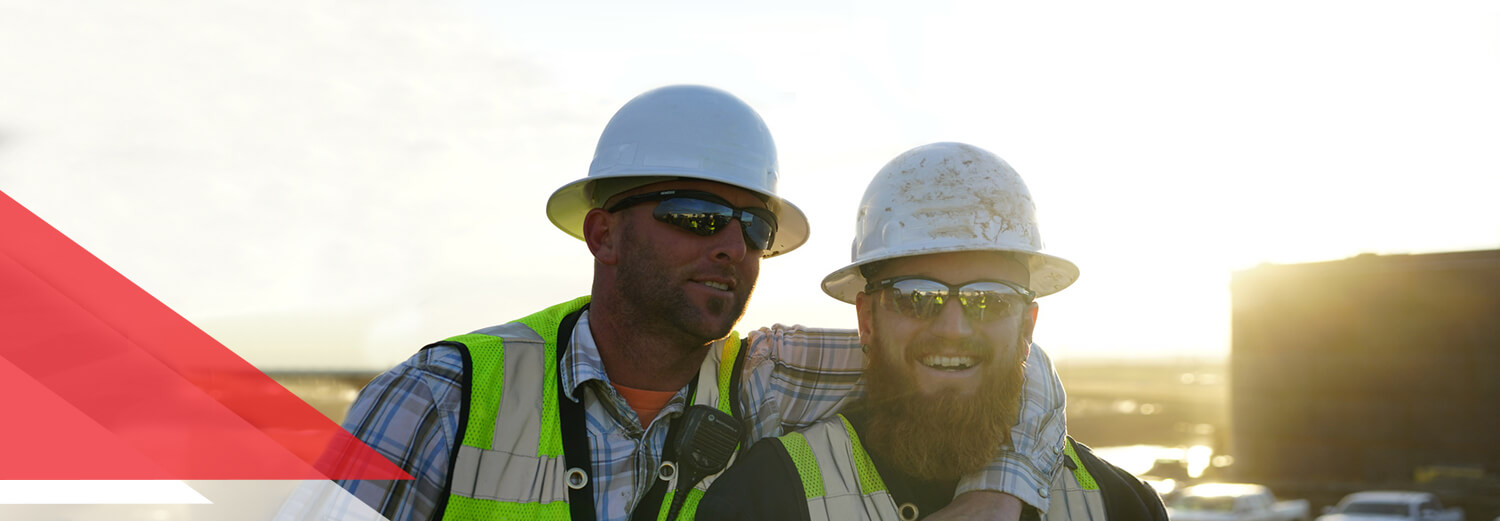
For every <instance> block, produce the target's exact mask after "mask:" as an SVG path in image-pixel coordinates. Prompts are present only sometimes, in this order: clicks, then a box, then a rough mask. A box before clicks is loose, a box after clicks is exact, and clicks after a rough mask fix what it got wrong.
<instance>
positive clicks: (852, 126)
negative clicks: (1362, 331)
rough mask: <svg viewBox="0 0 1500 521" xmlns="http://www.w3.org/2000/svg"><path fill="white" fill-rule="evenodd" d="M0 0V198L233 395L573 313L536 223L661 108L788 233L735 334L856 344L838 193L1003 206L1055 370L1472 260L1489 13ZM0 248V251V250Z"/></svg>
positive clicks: (1210, 6) (1498, 9)
mask: <svg viewBox="0 0 1500 521" xmlns="http://www.w3.org/2000/svg"><path fill="white" fill-rule="evenodd" d="M804 4H805V2H777V1H770V2H757V3H755V4H753V6H738V5H733V6H732V5H722V4H717V5H716V4H709V5H705V4H704V3H701V2H685V1H684V2H629V3H624V2H594V1H580V2H525V3H517V2H480V1H467V0H464V1H459V0H428V1H424V2H413V1H389V2H380V3H371V2H354V1H351V0H310V1H295V2H294V1H286V0H262V1H248V0H246V1H241V0H203V1H195V2H182V1H178V2H173V1H166V0H157V1H141V2H128V3H124V2H111V1H104V0H72V1H58V2H30V1H24V0H0V49H4V51H0V78H4V80H3V81H0V191H3V192H5V193H6V194H8V195H9V196H10V197H12V198H14V199H16V200H17V201H19V202H20V203H21V204H22V205H24V206H26V207H27V208H29V209H30V210H31V211H33V212H35V213H36V214H38V215H40V216H41V217H42V218H43V219H45V220H47V221H48V222H49V223H51V224H52V225H53V226H55V227H56V228H58V229H59V230H61V231H62V232H63V233H65V234H67V235H68V236H69V237H71V238H72V239H73V240H75V241H77V242H78V243H79V244H81V245H82V246H83V247H85V248H86V249H88V250H89V251H90V252H92V253H93V254H95V255H97V256H98V257H99V258H101V259H102V260H104V261H105V262H107V263H108V264H110V265H111V266H113V267H114V268H115V269H117V270H119V271H120V272H121V273H123V274H124V275H125V276H127V277H129V278H130V279H131V280H132V281H134V282H135V283H136V284H138V285H139V286H141V287H142V288H144V289H145V290H146V291H148V292H150V293H151V294H153V295H155V296H156V297H157V298H159V299H160V300H162V301H163V302H165V303H166V304H167V305H169V306H171V307H172V308H173V309H175V310H176V311H178V312H179V313H181V314H182V315H183V316H185V317H187V318H188V319H189V320H191V321H193V322H194V323H196V324H198V325H199V326H200V327H202V328H203V329H204V330H205V331H207V332H209V333H210V334H212V335H213V336H215V338H218V339H219V340H220V341H221V342H223V343H225V344H226V345H227V346H229V347H230V348H231V349H234V350H235V351H236V352H237V353H239V354H240V355H241V356H243V357H245V358H246V359H247V360H249V361H251V362H252V363H255V364H256V365H258V366H260V367H262V368H264V369H360V370H369V369H382V368H385V367H389V366H390V365H393V364H395V363H397V362H399V361H400V360H402V359H404V358H406V357H407V356H409V355H410V354H411V353H413V352H414V351H415V350H416V349H417V348H419V347H420V346H422V345H424V344H426V343H428V342H432V341H435V340H440V339H442V338H445V337H448V336H452V335H456V334H461V333H466V332H468V331H472V330H475V329H479V328H482V327H486V326H489V325H494V324H498V323H502V322H506V321H509V320H512V319H515V318H519V317H521V316H524V315H527V314H530V313H531V312H533V311H535V310H537V309H540V308H542V307H545V306H547V305H551V304H554V303H557V302H562V301H564V300H568V299H570V298H572V297H575V296H578V295H582V294H586V293H587V292H588V290H589V287H590V277H591V266H592V264H591V259H590V257H589V256H588V252H587V249H586V247H585V246H584V244H583V243H582V242H580V241H577V240H575V239H572V238H570V237H568V236H566V235H565V234H563V233H562V232H561V231H559V230H557V229H556V228H554V227H553V226H552V225H551V224H550V223H549V222H548V221H547V219H546V217H545V215H544V212H543V205H544V203H545V200H546V198H547V196H548V195H550V194H551V193H552V191H553V190H555V189H556V188H557V187H560V186H562V185H563V184H566V183H568V182H571V181H573V180H575V179H578V178H581V177H583V176H584V175H586V173H587V169H588V165H589V161H590V160H591V158H592V154H593V148H594V143H595V141H596V140H597V139H598V136H599V132H600V131H601V130H602V129H603V127H604V124H605V123H606V122H607V121H608V120H609V117H610V116H611V115H612V114H613V112H614V111H615V110H616V109H618V108H619V106H620V105H622V104H624V103H625V102H626V101H628V100H629V99H630V98H632V97H634V96H635V95H636V94H639V93H641V92H644V91H646V90H649V89H651V88H654V87H658V86H662V85H669V84H676V83H697V84H705V85H712V86H715V87H719V88H722V89H725V90H727V91H729V92H732V93H734V94H736V95H737V96H739V97H741V98H742V99H744V100H745V101H746V102H748V103H749V104H750V105H751V106H752V107H755V108H756V110H758V111H759V112H760V114H761V115H762V116H763V117H764V119H765V120H766V122H767V124H768V125H769V127H770V129H771V131H772V133H773V135H774V137H775V140H776V142H777V145H778V150H779V155H780V165H781V186H780V191H781V194H782V195H783V196H784V197H785V198H787V199H788V200H790V201H792V202H793V203H795V204H797V205H798V206H800V207H801V208H802V209H803V210H804V211H805V212H806V213H807V214H808V217H809V219H810V220H811V222H812V226H813V232H812V237H811V239H810V241H809V242H808V243H807V245H805V246H804V247H802V248H801V249H799V250H798V251H795V252H793V253H791V254H788V255H786V256H783V257H777V258H773V259H769V260H767V261H765V262H764V263H763V264H762V271H761V278H760V283H759V285H758V286H757V289H756V292H755V296H754V297H753V298H752V300H751V303H750V307H749V310H748V311H747V313H746V316H745V319H744V320H743V321H742V322H741V327H740V328H739V329H740V330H741V331H744V330H747V329H751V328H754V327H759V326H763V325H769V324H772V323H778V322H779V323H787V324H792V323H800V324H804V325H810V326H823V327H853V325H854V314H853V309H852V307H851V306H848V305H846V304H842V303H840V302H838V301H836V300H834V299H832V298H830V297H827V296H825V295H823V294H822V292H821V291H820V290H819V289H818V283H819V281H820V280H821V279H822V278H823V276H825V275H827V274H828V273H829V272H831V271H833V270H835V269H837V268H839V267H841V266H843V265H845V264H847V263H848V262H849V244H850V241H851V240H852V238H853V230H854V228H853V226H854V223H853V217H854V215H855V210H856V206H857V204H858V200H859V197H860V195H861V194H862V193H863V191H864V187H865V184H866V182H867V181H868V180H869V179H870V178H871V176H873V175H874V174H875V172H876V171H878V170H879V169H880V167H881V166H882V165H884V164H885V162H886V161H888V160H889V159H891V158H892V157H895V156H896V155H897V154H899V153H901V152H902V151H904V150H906V149H909V148H912V147H915V146H918V145H922V144H925V143H930V142H935V141H961V142H966V143H971V144H974V145H978V146H980V147H983V148H986V149H988V150H990V151H992V152H995V153H996V154H998V155H999V156H1001V157H1003V158H1005V159H1006V160H1007V161H1008V162H1009V163H1010V164H1011V165H1012V166H1013V167H1015V168H1016V170H1017V171H1018V172H1020V174H1021V175H1022V177H1023V178H1025V179H1026V181H1027V183H1028V185H1029V187H1030V190H1031V192H1032V195H1033V196H1034V198H1035V200H1036V202H1037V206H1038V214H1039V218H1040V220H1041V222H1040V229H1041V232H1042V236H1043V239H1044V241H1045V242H1046V247H1047V251H1048V252H1050V253H1052V254H1055V255H1059V256H1062V257H1064V258H1067V259H1069V260H1072V261H1074V262H1075V263H1076V264H1078V265H1079V267H1080V268H1081V271H1082V277H1081V278H1080V279H1079V281H1078V282H1077V283H1076V284H1075V285H1074V286H1073V287H1071V288H1069V289H1067V290H1065V291H1063V292H1061V293H1059V294H1056V295H1053V296H1049V297H1045V298H1044V299H1042V300H1041V305H1042V311H1041V319H1040V322H1039V324H1038V327H1037V332H1036V338H1037V341H1038V343H1039V344H1040V345H1041V346H1043V348H1045V349H1046V350H1047V351H1048V352H1049V353H1051V354H1052V356H1053V357H1054V358H1056V359H1059V360H1069V359H1082V358H1092V357H1127V358H1128V357H1152V358H1155V357H1172V358H1183V357H1206V358H1215V357H1222V356H1224V355H1225V354H1226V353H1228V350H1229V345H1228V341H1229V324H1230V309H1229V293H1228V287H1229V281H1230V277H1231V276H1232V274H1233V273H1234V272H1235V271H1236V270H1243V269H1247V268H1250V267H1253V266H1255V265H1258V264H1260V263H1264V262H1274V263H1291V262H1311V261H1321V260H1330V259H1339V258H1344V257H1349V256H1353V255H1357V254H1361V253H1377V254H1405V253H1427V252H1439V251H1458V250H1476V249H1493V248H1500V210H1497V209H1496V208H1497V205H1496V204H1495V199H1496V194H1500V154H1496V153H1495V152H1496V150H1497V146H1496V144H1497V143H1500V96H1496V95H1495V93H1496V92H1500V2H1496V1H1483V2H1479V1H1469V2H1466V1H1452V2H1447V1H1438V2H1423V3H1417V2H1381V1H1323V0H1312V1H1295V2H1292V1H1267V2H1255V3H1244V2H1234V3H1229V2H1203V1H1139V2H1128V3H1121V2H1046V3H1042V2H995V1H976V2H965V1H934V2H926V3H923V5H921V6H920V7H919V6H917V5H916V4H913V3H909V2H900V3H898V2H840V3H817V4H816V5H811V6H809V5H804ZM0 233H3V231H0Z"/></svg>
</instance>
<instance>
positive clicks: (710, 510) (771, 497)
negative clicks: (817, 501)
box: [696, 438, 808, 521]
mask: <svg viewBox="0 0 1500 521" xmlns="http://www.w3.org/2000/svg"><path fill="white" fill-rule="evenodd" d="M696 516H697V518H698V519H715V520H717V519H726V520H746V521H749V520H773V519H774V520H781V519H789V520H798V519H807V516H808V514H807V501H806V496H805V495H804V494H803V491H802V480H801V478H800V477H798V476H797V468H796V466H795V465H793V464H792V459H791V457H790V456H788V455H787V452H786V449H785V448H784V447H782V445H781V442H780V441H779V440H777V439H775V438H767V439H763V440H760V441H759V442H757V443H756V444H755V445H753V446H751V447H750V448H749V449H748V450H746V451H744V452H743V453H741V454H740V455H739V457H738V458H736V459H735V462H734V464H733V465H731V466H730V467H729V470H726V471H724V473H723V474H721V475H720V476H719V477H718V478H717V479H715V480H714V482H713V486H711V487H709V489H708V492H707V493H706V494H704V496H703V500H702V501H701V502H699V503H698V513H697V515H696Z"/></svg>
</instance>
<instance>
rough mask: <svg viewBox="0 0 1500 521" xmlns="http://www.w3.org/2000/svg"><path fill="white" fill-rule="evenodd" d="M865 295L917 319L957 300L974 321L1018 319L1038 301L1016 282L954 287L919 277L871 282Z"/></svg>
mask: <svg viewBox="0 0 1500 521" xmlns="http://www.w3.org/2000/svg"><path fill="white" fill-rule="evenodd" d="M865 293H869V294H871V295H876V294H878V295H880V296H883V297H884V298H883V299H881V300H884V301H885V303H886V304H885V305H886V308H887V309H894V310H895V311H896V312H898V313H900V314H902V315H905V316H907V317H909V318H915V319H917V320H927V319H930V318H932V317H935V316H937V314H938V313H941V312H942V311H943V306H944V305H946V304H947V303H948V300H950V299H954V300H957V301H958V303H959V305H961V306H963V308H964V316H966V317H968V318H969V320H972V321H974V322H989V321H991V320H995V319H998V318H1002V317H1010V316H1015V315H1017V314H1019V313H1020V312H1021V310H1023V309H1026V306H1028V305H1030V304H1031V302H1032V300H1035V299H1036V293H1035V292H1033V291H1031V290H1030V289H1027V288H1026V287H1025V286H1022V285H1020V284H1016V283H1013V282H1005V281H999V280H976V281H973V282H966V283H964V284H962V285H958V286H954V285H951V284H947V283H944V282H938V281H935V280H931V279H926V278H922V277H915V276H907V277H895V278H889V279H885V280H882V281H880V282H874V283H870V284H868V285H866V286H865Z"/></svg>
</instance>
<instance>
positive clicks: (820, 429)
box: [777, 414, 1105, 521]
mask: <svg viewBox="0 0 1500 521" xmlns="http://www.w3.org/2000/svg"><path fill="white" fill-rule="evenodd" d="M777 440H779V441H780V442H781V444H782V446H783V447H785V448H786V452H787V454H788V455H789V456H791V458H792V462H793V463H794V464H795V465H796V467H797V474H798V475H799V476H800V477H801V478H802V490H803V492H804V493H805V494H806V496H807V511H808V514H810V515H809V518H810V519H812V521H834V520H837V521H845V520H860V519H864V520H871V521H875V520H879V521H911V520H913V519H916V518H917V517H918V515H920V514H921V513H919V512H918V511H917V507H916V505H914V504H911V503H904V504H901V505H899V506H898V505H896V500H895V498H894V497H892V496H891V493H890V491H889V490H888V489H887V488H886V486H885V482H884V481H883V480H882V479H881V478H880V472H879V471H877V470H876V469H875V464H874V462H873V461H871V460H870V455H869V453H867V452H865V448H864V445H862V444H861V443H860V441H859V434H858V433H857V432H855V431H854V426H852V425H850V424H849V420H847V419H845V418H844V416H843V415H842V414H841V415H839V416H838V421H833V420H832V419H829V420H825V421H821V422H818V423H815V424H813V425H812V426H811V427H808V428H807V429H806V430H803V431H802V432H794V433H791V434H787V435H785V436H781V437H780V438H777ZM1065 451H1066V453H1067V455H1068V457H1069V458H1072V460H1073V463H1074V466H1075V468H1074V470H1073V472H1071V473H1059V474H1058V476H1057V477H1056V478H1055V479H1053V481H1052V494H1051V497H1052V502H1051V506H1050V507H1048V511H1047V513H1045V514H1042V515H1041V519H1042V520H1043V521H1045V520H1047V519H1054V520H1070V521H1073V520H1077V521H1084V520H1095V521H1102V520H1104V519H1105V512H1104V496H1103V495H1102V494H1101V493H1100V492H1099V485H1098V484H1097V483H1095V482H1094V478H1093V477H1092V476H1090V475H1089V471H1088V469H1086V468H1084V466H1083V462H1082V461H1080V460H1079V458H1078V452H1077V451H1076V450H1074V449H1073V439H1072V438H1068V444H1067V447H1066V449H1065ZM929 513H930V512H929Z"/></svg>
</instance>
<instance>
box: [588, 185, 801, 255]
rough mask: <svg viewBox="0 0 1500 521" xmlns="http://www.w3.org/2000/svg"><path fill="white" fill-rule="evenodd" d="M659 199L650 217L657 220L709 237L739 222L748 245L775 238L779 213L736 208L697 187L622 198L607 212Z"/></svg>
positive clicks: (767, 242) (760, 247)
mask: <svg viewBox="0 0 1500 521" xmlns="http://www.w3.org/2000/svg"><path fill="white" fill-rule="evenodd" d="M653 201H655V202H657V205H656V209H655V210H652V211H651V216H652V217H655V218H656V220H658V221H661V222H664V223H667V224H670V225H672V226H676V227H678V228H682V229H684V230H687V231H689V232H692V233H694V234H696V235H701V236H704V237H708V236H710V235H713V234H716V233H719V231H720V230H723V229H725V228H728V227H729V223H730V221H736V220H737V221H739V222H740V231H741V233H742V234H743V235H744V236H745V244H746V245H748V246H750V247H751V248H753V249H756V250H766V249H768V248H770V247H771V243H772V242H773V241H775V239H776V214H773V213H771V211H770V210H767V209H765V208H737V207H735V206H734V205H731V204H729V201H725V200H724V199H723V198H721V197H719V196H716V195H714V194H711V193H708V192H700V191H697V190H663V191H660V192H651V193H645V194H639V195H632V196H630V197H626V198H624V199H621V200H620V202H618V203H615V204H614V206H610V207H609V208H607V209H605V211H607V212H610V213H614V212H618V211H620V210H624V209H626V208H629V207H631V206H635V205H638V204H642V203H648V202H653Z"/></svg>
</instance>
